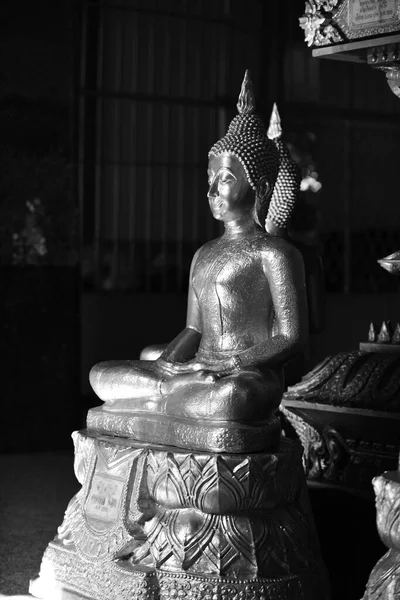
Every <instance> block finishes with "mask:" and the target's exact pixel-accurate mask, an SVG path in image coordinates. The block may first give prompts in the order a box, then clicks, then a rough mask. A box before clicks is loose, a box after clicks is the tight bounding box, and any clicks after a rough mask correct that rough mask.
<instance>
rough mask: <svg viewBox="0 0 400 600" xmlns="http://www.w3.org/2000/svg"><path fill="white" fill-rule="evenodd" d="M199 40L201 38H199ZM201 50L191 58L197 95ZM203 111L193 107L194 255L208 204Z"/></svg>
mask: <svg viewBox="0 0 400 600" xmlns="http://www.w3.org/2000/svg"><path fill="white" fill-rule="evenodd" d="M198 39H199V38H198ZM200 39H201V38H200ZM199 50H200V49H197V48H196V50H195V52H194V56H191V57H190V59H191V61H193V64H192V67H191V76H192V77H193V79H194V81H193V89H194V90H196V93H198V94H200V90H201V52H200V51H199ZM202 110H204V109H202V108H201V107H200V106H195V107H193V136H192V139H191V143H192V144H193V145H194V147H193V149H192V152H191V155H192V157H193V165H191V169H192V172H193V177H192V180H193V186H192V201H191V202H192V254H193V253H194V252H195V250H196V249H197V246H198V245H199V241H200V239H199V238H200V235H199V213H200V210H199V209H200V202H206V201H207V198H205V197H202V196H201V190H202V186H201V183H200V176H199V175H200V173H199V162H200V160H199V154H200V152H199V148H198V145H199V140H200V119H201V112H202ZM203 177H204V182H206V181H207V180H206V173H204V174H203ZM204 189H205V190H206V189H207V188H206V186H205V185H204Z"/></svg>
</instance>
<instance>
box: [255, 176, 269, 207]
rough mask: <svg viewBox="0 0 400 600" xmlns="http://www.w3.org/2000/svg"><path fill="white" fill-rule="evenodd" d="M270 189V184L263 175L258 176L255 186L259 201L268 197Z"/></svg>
mask: <svg viewBox="0 0 400 600" xmlns="http://www.w3.org/2000/svg"><path fill="white" fill-rule="evenodd" d="M270 190H271V186H270V184H269V181H268V179H267V178H266V177H265V176H263V177H260V179H259V180H258V183H257V187H256V196H257V197H258V198H259V199H260V200H261V202H263V201H265V200H266V199H267V198H268V196H269V193H270Z"/></svg>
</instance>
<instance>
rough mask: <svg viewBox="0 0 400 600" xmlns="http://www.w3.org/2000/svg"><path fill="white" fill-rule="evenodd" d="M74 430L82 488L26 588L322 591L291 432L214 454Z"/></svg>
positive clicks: (97, 596) (89, 593)
mask: <svg viewBox="0 0 400 600" xmlns="http://www.w3.org/2000/svg"><path fill="white" fill-rule="evenodd" d="M74 442H75V451H76V457H75V470H76V474H77V476H78V477H79V481H80V482H81V483H82V488H81V490H80V491H79V492H78V494H76V496H75V497H74V498H73V499H72V500H71V502H70V504H69V506H68V508H67V511H66V514H65V518H64V522H63V524H62V525H61V527H60V528H59V530H58V535H57V536H56V538H55V539H54V540H53V541H52V542H51V543H50V544H49V546H48V548H47V550H46V552H45V554H44V556H43V561H42V566H41V570H40V575H39V577H38V579H36V580H35V581H33V582H32V584H31V593H33V594H34V595H35V596H37V597H40V598H43V599H45V600H50V599H51V600H54V598H55V597H58V598H60V600H70V599H71V600H72V599H75V598H76V599H78V598H80V597H82V596H83V597H85V598H89V599H90V600H128V599H129V600H139V598H141V599H143V600H158V598H160V599H161V600H163V599H167V598H174V597H176V596H177V597H183V596H184V597H185V598H192V599H193V600H208V599H209V598H210V596H209V594H210V593H211V592H212V597H217V598H221V599H222V598H225V597H227V598H228V597H229V600H231V599H232V598H237V599H238V600H239V599H240V600H243V599H248V600H255V599H257V600H258V599H259V598H262V597H265V598H266V599H267V598H268V599H270V600H280V599H282V598H285V599H287V600H292V599H293V600H294V599H295V598H296V600H297V599H299V598H304V600H306V599H310V600H311V599H314V598H315V600H317V599H318V600H320V599H321V600H322V599H324V598H328V592H327V587H326V580H325V572H324V568H323V565H322V564H321V563H320V559H319V549H318V542H317V539H316V536H315V530H314V525H313V521H312V517H311V516H310V512H309V505H308V501H307V497H306V495H305V493H306V492H305V480H304V474H303V470H302V465H301V447H300V445H299V444H297V443H294V442H292V441H290V440H285V439H282V442H281V444H280V447H279V449H278V450H276V451H274V452H270V453H266V452H264V453H263V452H262V453H257V454H255V455H237V454H236V455H229V454H224V455H216V454H213V453H205V452H197V453H196V452H193V451H185V450H177V449H171V448H166V447H164V448H163V447H151V446H145V447H143V446H140V445H139V444H138V443H136V442H133V441H130V442H128V441H127V440H123V439H117V438H111V437H110V438H107V437H106V436H103V437H97V438H96V437H92V436H88V435H87V434H85V433H75V434H74Z"/></svg>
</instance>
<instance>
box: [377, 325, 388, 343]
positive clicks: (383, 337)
mask: <svg viewBox="0 0 400 600" xmlns="http://www.w3.org/2000/svg"><path fill="white" fill-rule="evenodd" d="M388 325H389V327H388ZM389 328H390V321H387V322H386V321H383V323H382V327H381V330H380V332H379V335H378V340H377V341H378V343H379V344H390V341H391V340H390V338H391V336H390V331H389Z"/></svg>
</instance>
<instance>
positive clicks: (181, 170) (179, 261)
mask: <svg viewBox="0 0 400 600" xmlns="http://www.w3.org/2000/svg"><path fill="white" fill-rule="evenodd" d="M179 25H180V28H181V31H180V36H179V40H180V64H179V86H178V88H179V95H180V96H181V97H182V98H184V97H185V95H186V86H185V83H186V81H187V78H186V64H187V60H186V58H187V24H186V20H184V19H182V21H180V24H179ZM184 133H185V107H184V105H181V106H180V108H179V110H178V131H177V139H178V144H177V147H178V179H177V195H176V196H177V219H176V235H177V244H176V265H177V287H178V290H182V288H183V227H184V220H183V219H184V212H183V211H184V198H183V195H184V180H183V179H184V175H185V165H184V160H185V145H184V139H185V137H184Z"/></svg>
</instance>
